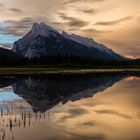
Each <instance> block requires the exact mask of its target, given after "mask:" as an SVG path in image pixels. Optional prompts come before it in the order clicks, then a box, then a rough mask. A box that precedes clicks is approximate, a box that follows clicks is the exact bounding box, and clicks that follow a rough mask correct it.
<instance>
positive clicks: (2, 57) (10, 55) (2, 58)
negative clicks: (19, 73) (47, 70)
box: [0, 48, 23, 65]
mask: <svg viewBox="0 0 140 140" xmlns="http://www.w3.org/2000/svg"><path fill="white" fill-rule="evenodd" d="M22 59H23V58H22V57H21V56H20V55H18V54H17V53H14V52H13V51H11V50H8V49H4V48H0V65H16V64H20V62H21V61H22Z"/></svg>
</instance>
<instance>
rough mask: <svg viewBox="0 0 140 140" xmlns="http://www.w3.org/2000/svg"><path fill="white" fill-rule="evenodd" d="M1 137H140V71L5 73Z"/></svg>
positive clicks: (49, 139)
mask: <svg viewBox="0 0 140 140" xmlns="http://www.w3.org/2000/svg"><path fill="white" fill-rule="evenodd" d="M0 140H140V75H139V74H135V73H133V74H127V73H115V74H114V73H102V74H100V73H98V74H83V75H80V74H79V75H76V74H74V75H34V76H33V75H27V76H12V75H9V76H0Z"/></svg>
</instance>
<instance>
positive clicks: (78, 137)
mask: <svg viewBox="0 0 140 140" xmlns="http://www.w3.org/2000/svg"><path fill="white" fill-rule="evenodd" d="M65 133H66V134H67V135H68V136H70V139H74V140H105V139H106V137H105V135H103V134H98V133H92V135H88V136H87V135H84V134H76V133H73V132H66V131H65Z"/></svg>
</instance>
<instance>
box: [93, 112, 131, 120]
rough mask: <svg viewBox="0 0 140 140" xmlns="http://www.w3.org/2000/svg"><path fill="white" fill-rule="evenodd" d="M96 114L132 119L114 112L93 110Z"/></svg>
mask: <svg viewBox="0 0 140 140" xmlns="http://www.w3.org/2000/svg"><path fill="white" fill-rule="evenodd" d="M95 112H96V113H98V114H110V115H117V116H119V117H123V118H125V119H132V118H131V117H130V116H128V115H125V114H122V113H119V112H117V111H115V110H95Z"/></svg>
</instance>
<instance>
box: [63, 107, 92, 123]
mask: <svg viewBox="0 0 140 140" xmlns="http://www.w3.org/2000/svg"><path fill="white" fill-rule="evenodd" d="M67 113H68V114H66V115H64V116H63V117H62V118H61V121H62V122H64V121H66V120H67V119H72V118H74V117H76V116H81V115H84V114H87V113H89V112H88V110H86V109H83V108H71V109H69V110H68V111H67Z"/></svg>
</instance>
